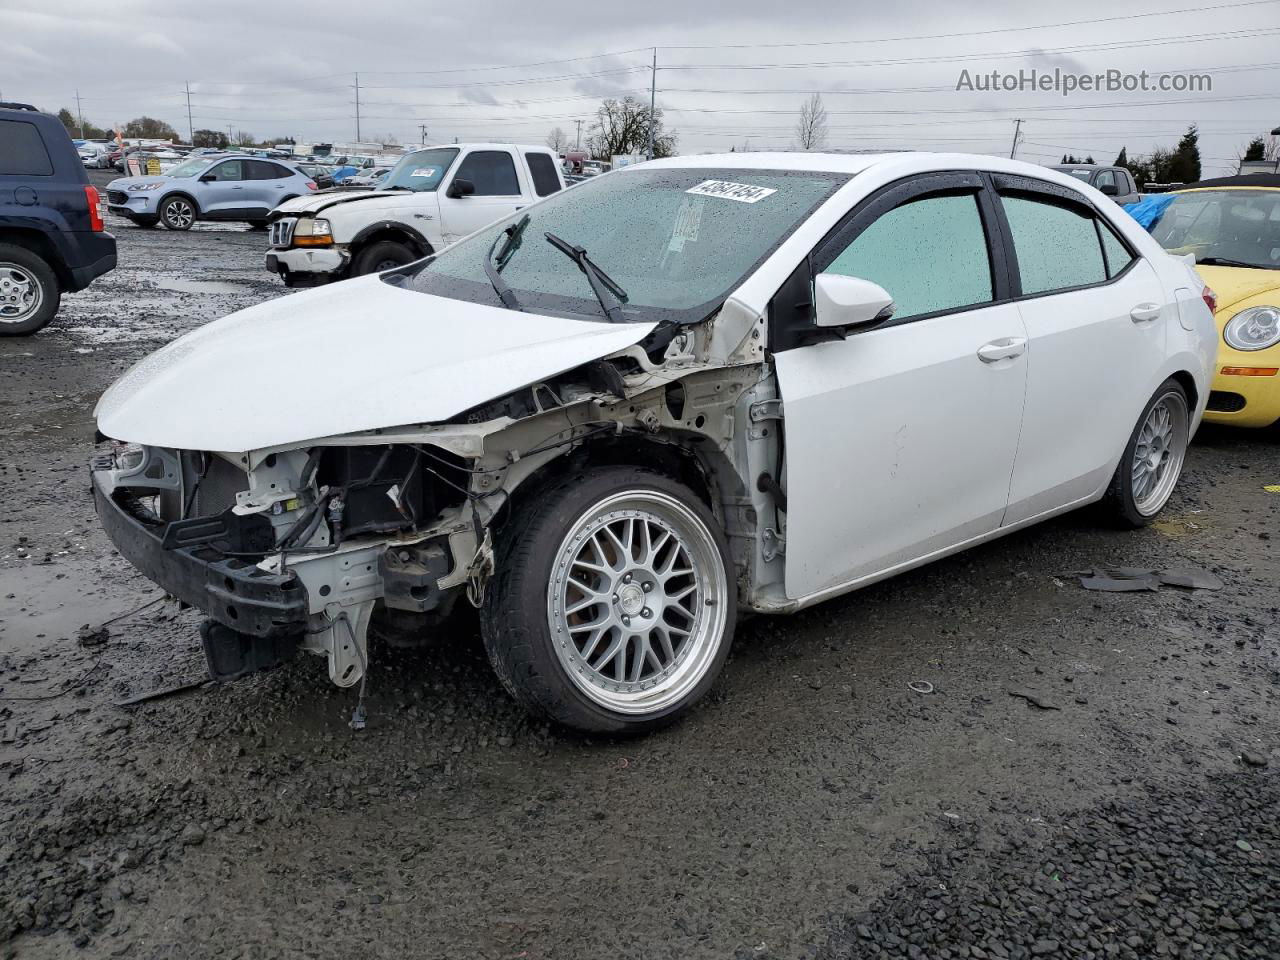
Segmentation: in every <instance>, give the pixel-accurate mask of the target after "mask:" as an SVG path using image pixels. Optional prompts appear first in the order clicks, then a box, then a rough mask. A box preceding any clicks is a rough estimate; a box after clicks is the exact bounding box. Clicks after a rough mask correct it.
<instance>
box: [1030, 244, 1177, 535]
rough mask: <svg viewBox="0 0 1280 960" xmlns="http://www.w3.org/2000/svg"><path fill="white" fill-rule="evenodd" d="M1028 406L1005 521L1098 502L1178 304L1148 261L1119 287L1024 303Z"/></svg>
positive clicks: (1143, 396)
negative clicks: (1077, 503)
mask: <svg viewBox="0 0 1280 960" xmlns="http://www.w3.org/2000/svg"><path fill="white" fill-rule="evenodd" d="M1018 309H1019V311H1020V312H1021V315H1022V321H1023V323H1024V324H1025V326H1026V330H1027V337H1028V341H1029V342H1028V349H1027V361H1028V362H1027V402H1026V411H1025V414H1024V416H1023V430H1022V442H1021V445H1020V447H1019V449H1018V459H1017V465H1016V466H1015V468H1014V471H1013V481H1012V483H1011V485H1010V489H1009V511H1008V513H1007V515H1006V516H1005V523H1007V524H1010V523H1017V522H1018V521H1019V520H1023V519H1025V518H1027V517H1030V516H1035V515H1036V514H1038V513H1043V512H1044V511H1045V510H1050V509H1053V508H1054V507H1059V506H1062V505H1063V504H1066V503H1072V502H1075V501H1077V500H1081V499H1084V498H1086V497H1090V496H1092V495H1094V494H1096V493H1097V492H1098V491H1099V490H1101V489H1102V487H1103V486H1104V485H1105V484H1106V483H1107V482H1108V480H1110V478H1111V473H1112V471H1113V470H1114V469H1115V465H1116V462H1117V459H1118V458H1119V456H1120V453H1121V451H1122V450H1123V449H1124V445H1125V443H1126V442H1127V441H1128V439H1129V434H1130V433H1131V432H1132V431H1133V427H1134V424H1136V423H1137V420H1138V415H1139V414H1140V413H1141V412H1142V408H1143V406H1144V405H1145V404H1146V402H1147V400H1149V399H1150V397H1148V396H1147V389H1148V383H1147V379H1148V373H1147V372H1148V371H1150V370H1155V369H1159V367H1160V365H1161V363H1162V361H1163V359H1164V356H1165V334H1166V330H1165V327H1166V324H1168V323H1171V322H1172V323H1177V322H1178V309H1177V305H1176V304H1174V303H1171V302H1170V300H1169V298H1168V296H1167V295H1166V294H1165V292H1164V290H1163V287H1162V285H1161V283H1160V280H1159V278H1158V277H1157V275H1156V272H1155V270H1154V269H1153V268H1152V267H1151V265H1150V264H1149V263H1148V262H1147V261H1146V260H1139V261H1138V262H1137V263H1135V264H1133V266H1132V268H1131V269H1130V270H1129V271H1128V273H1126V274H1125V275H1124V276H1122V277H1120V278H1119V279H1117V280H1116V281H1115V282H1114V283H1110V284H1107V285H1104V286H1098V287H1091V288H1089V289H1085V290H1074V291H1068V292H1065V293H1058V294H1051V295H1049V296H1042V297H1035V298H1032V299H1028V300H1022V301H1019V303H1018Z"/></svg>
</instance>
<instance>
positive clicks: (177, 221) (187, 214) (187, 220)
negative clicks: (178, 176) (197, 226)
mask: <svg viewBox="0 0 1280 960" xmlns="http://www.w3.org/2000/svg"><path fill="white" fill-rule="evenodd" d="M160 222H161V223H163V224H164V225H165V226H166V227H168V228H169V229H170V230H190V229H191V225H192V224H193V223H195V222H196V206H195V204H194V203H192V202H191V201H190V200H188V199H187V198H186V197H182V196H174V197H169V198H168V199H167V200H165V201H164V203H162V204H160Z"/></svg>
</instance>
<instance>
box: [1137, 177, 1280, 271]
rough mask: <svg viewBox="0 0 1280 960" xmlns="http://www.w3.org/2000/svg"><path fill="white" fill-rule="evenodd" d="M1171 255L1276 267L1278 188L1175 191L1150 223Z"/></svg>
mask: <svg viewBox="0 0 1280 960" xmlns="http://www.w3.org/2000/svg"><path fill="white" fill-rule="evenodd" d="M1150 229H1151V235H1152V236H1153V237H1155V238H1156V240H1157V241H1158V242H1159V243H1160V245H1161V246H1162V247H1164V248H1165V249H1166V250H1168V251H1169V252H1170V253H1173V254H1179V255H1181V254H1187V253H1192V254H1195V258H1196V262H1197V263H1202V262H1206V261H1207V262H1209V263H1212V262H1214V261H1233V263H1230V264H1227V265H1228V266H1250V267H1262V268H1267V269H1272V270H1277V269H1280V190H1192V191H1188V192H1187V193H1179V194H1177V195H1176V196H1175V197H1174V200H1173V202H1172V203H1170V204H1169V205H1168V206H1167V207H1165V209H1164V211H1163V212H1162V213H1161V214H1160V217H1159V218H1158V219H1157V220H1156V221H1155V223H1153V224H1152V225H1151V228H1150Z"/></svg>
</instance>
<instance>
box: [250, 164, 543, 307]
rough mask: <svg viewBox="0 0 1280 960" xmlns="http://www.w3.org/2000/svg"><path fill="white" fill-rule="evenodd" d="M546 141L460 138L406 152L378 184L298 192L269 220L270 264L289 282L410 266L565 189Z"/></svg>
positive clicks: (305, 282)
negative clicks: (305, 193)
mask: <svg viewBox="0 0 1280 960" xmlns="http://www.w3.org/2000/svg"><path fill="white" fill-rule="evenodd" d="M564 185H565V184H564V179H563V177H562V176H561V174H560V160H559V157H557V156H556V154H555V153H554V151H552V150H550V149H549V148H547V147H533V146H517V145H512V144H495V143H458V144H447V145H442V146H435V147H425V148H423V149H421V150H415V151H413V152H412V153H409V154H406V155H405V156H404V158H403V159H402V160H400V162H399V163H397V164H396V166H395V168H394V169H393V170H392V171H391V173H390V174H388V175H387V178H386V179H385V180H384V181H383V182H382V183H381V184H380V185H379V186H378V187H376V188H373V189H370V190H357V191H350V190H348V191H343V192H334V193H322V194H317V195H312V196H309V197H298V198H297V199H295V200H290V201H287V202H286V203H282V204H281V205H280V206H279V207H277V208H276V209H275V210H274V211H273V212H272V214H271V218H270V231H271V232H270V238H271V248H270V249H269V250H268V251H267V255H266V268H267V270H269V271H271V272H272V273H276V274H279V275H280V277H281V278H282V279H283V280H284V282H285V284H286V285H287V286H290V287H295V286H310V285H314V284H317V283H325V282H328V281H330V280H342V279H345V278H347V277H356V276H361V275H363V274H368V273H380V272H381V271H383V270H390V269H392V268H393V267H398V266H403V265H404V264H407V263H412V262H413V261H415V260H420V259H421V258H423V257H426V256H430V255H431V254H433V253H436V252H438V251H440V250H442V249H443V248H444V247H446V246H448V245H449V244H451V243H453V242H454V241H455V240H458V239H459V238H461V237H465V236H466V235H467V234H470V233H474V232H475V231H476V230H479V229H480V228H481V227H483V226H485V225H487V224H489V223H492V222H493V221H495V220H500V219H502V218H503V217H507V216H510V215H511V214H513V213H515V212H516V211H517V210H519V209H521V208H522V207H524V206H527V205H528V204H531V203H533V202H534V201H536V200H538V199H540V198H542V197H546V196H550V195H551V194H553V193H556V192H557V191H560V190H563V189H564Z"/></svg>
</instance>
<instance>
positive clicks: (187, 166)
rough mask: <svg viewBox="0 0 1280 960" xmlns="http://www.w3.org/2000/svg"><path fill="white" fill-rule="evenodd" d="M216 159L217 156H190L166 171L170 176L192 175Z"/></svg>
mask: <svg viewBox="0 0 1280 960" xmlns="http://www.w3.org/2000/svg"><path fill="white" fill-rule="evenodd" d="M215 160H217V157H192V158H191V159H190V160H184V161H182V163H180V164H178V165H177V166H176V167H174V168H173V169H172V170H169V171H168V172H167V173H166V176H170V177H194V176H195V175H196V174H197V173H199V172H200V171H201V170H204V169H205V168H206V167H208V166H209V164H211V163H213V162H214V161H215Z"/></svg>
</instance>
